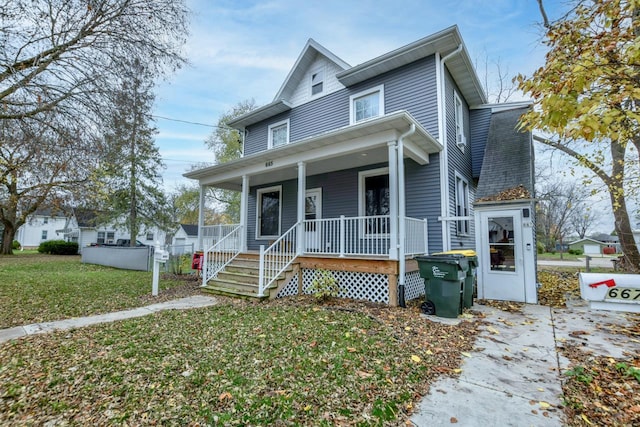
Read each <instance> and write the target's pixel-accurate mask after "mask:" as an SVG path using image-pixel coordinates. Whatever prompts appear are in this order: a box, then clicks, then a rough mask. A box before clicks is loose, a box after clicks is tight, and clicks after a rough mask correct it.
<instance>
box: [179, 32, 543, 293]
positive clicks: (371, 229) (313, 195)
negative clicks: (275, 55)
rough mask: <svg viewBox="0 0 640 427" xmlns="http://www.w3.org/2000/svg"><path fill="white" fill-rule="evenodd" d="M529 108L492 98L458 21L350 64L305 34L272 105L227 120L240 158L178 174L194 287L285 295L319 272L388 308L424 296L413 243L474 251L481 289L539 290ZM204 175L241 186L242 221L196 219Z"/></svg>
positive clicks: (421, 249)
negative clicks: (191, 235) (193, 254)
mask: <svg viewBox="0 0 640 427" xmlns="http://www.w3.org/2000/svg"><path fill="white" fill-rule="evenodd" d="M528 107H529V104H527V103H519V104H503V105H488V104H487V100H486V96H485V94H484V92H483V89H482V86H481V84H480V82H479V79H478V77H477V75H476V73H475V71H474V68H473V65H472V62H471V60H470V58H469V54H468V52H467V50H466V48H465V46H464V43H463V41H462V38H461V36H460V33H459V31H458V28H457V27H456V26H454V27H450V28H447V29H445V30H443V31H441V32H438V33H436V34H433V35H430V36H428V37H425V38H423V39H420V40H418V41H416V42H414V43H411V44H409V45H406V46H404V47H401V48H399V49H396V50H393V51H391V52H388V53H386V54H384V55H382V56H379V57H377V58H374V59H372V60H370V61H367V62H365V63H362V64H360V65H356V66H350V65H349V64H347V63H346V62H345V61H343V60H342V59H340V58H339V57H337V56H336V55H335V54H333V53H332V52H330V51H329V50H327V49H326V48H324V47H323V46H321V45H320V44H318V43H317V42H315V41H314V40H312V39H310V40H309V41H308V42H307V44H306V46H305V47H304V49H303V50H302V53H301V54H300V56H299V57H298V59H297V61H296V62H295V64H294V66H293V68H292V69H291V71H290V72H289V74H288V75H287V77H286V79H285V81H284V83H283V84H282V86H281V88H280V90H279V91H278V93H277V94H276V96H275V98H274V101H273V102H271V103H270V104H267V105H265V106H263V107H261V108H258V109H256V110H254V111H251V112H250V113H247V114H245V115H243V116H241V117H238V118H236V119H235V120H233V121H232V122H230V123H229V125H230V126H232V127H233V128H235V129H237V130H238V131H239V132H240V134H241V135H242V136H243V138H242V139H243V149H244V152H243V156H242V158H240V159H238V160H234V161H230V162H228V163H224V164H219V165H215V166H211V167H207V168H204V169H200V170H195V171H192V172H189V173H187V174H185V176H186V177H188V178H192V179H196V180H198V182H199V185H200V188H201V204H200V206H201V211H200V218H201V220H200V224H199V246H200V247H201V248H202V249H203V250H204V251H205V256H204V259H203V286H204V287H205V288H206V289H209V290H211V291H214V292H220V293H240V294H247V295H258V296H267V295H268V296H271V297H274V296H284V295H292V294H297V293H300V292H305V291H307V290H308V288H309V285H310V284H311V282H312V281H313V280H314V277H315V276H316V271H317V270H318V269H323V270H329V271H330V272H331V274H332V275H333V276H334V278H335V279H336V280H337V281H338V282H339V284H340V286H341V288H342V289H343V292H342V295H344V296H345V297H350V298H357V299H366V300H371V301H377V302H385V303H389V304H392V305H395V304H402V303H403V301H404V300H408V299H411V298H415V297H418V296H419V295H421V294H423V293H424V284H423V280H422V279H421V277H420V275H419V273H418V271H417V265H416V262H415V261H413V257H414V256H415V255H418V254H425V253H432V252H438V251H447V250H451V249H463V248H464V249H474V248H475V249H476V250H477V251H478V254H479V257H480V272H481V274H479V276H478V278H479V287H478V293H479V296H481V297H492V298H498V299H514V300H519V301H529V302H535V263H532V262H531V260H533V259H534V257H535V255H534V254H535V245H533V250H531V251H530V252H531V254H532V255H531V257H525V255H527V252H526V251H527V246H526V245H527V244H529V245H531V244H532V243H533V240H532V239H533V237H531V236H529V234H528V232H529V231H532V227H530V228H529V229H528V228H527V227H529V226H530V225H532V224H533V221H532V218H531V215H532V214H533V209H532V201H531V195H532V194H533V177H532V176H533V175H532V165H531V162H532V159H533V156H532V148H531V147H532V142H531V135H530V134H528V133H520V132H519V131H518V130H517V129H516V124H517V120H518V118H519V117H520V115H521V114H522V113H523V112H524V111H526V109H527V108H528ZM486 169H491V171H489V170H486ZM513 170H515V174H513V173H512V172H513ZM483 176H486V178H484V182H483ZM209 186H212V187H216V188H223V189H230V190H236V191H239V192H240V193H241V219H240V224H235V225H227V226H224V228H223V227H222V226H214V227H209V226H204V220H203V218H204V214H203V209H204V199H203V195H204V193H205V191H206V187H209ZM519 186H522V188H524V189H525V191H522V192H517V191H511V189H516V188H521V187H519ZM513 194H517V197H515V198H514V197H511V196H512V195H513ZM478 197H482V198H483V201H482V203H476V198H478ZM523 230H525V231H526V232H523ZM485 234H486V236H485ZM529 248H531V246H529ZM491 253H500V256H499V257H495V256H494V257H493V258H494V259H493V261H495V262H493V263H492V260H491V256H490V254H491ZM525 258H526V259H525ZM529 258H530V259H529ZM252 259H253V261H251V260H252ZM496 277H497V279H499V280H497V279H496ZM514 280H515V281H517V283H516V284H515V285H512V284H511V283H512V282H514ZM494 282H497V283H499V284H498V285H495V286H497V287H496V288H495V289H493V288H491V286H489V288H485V287H484V283H494ZM503 286H507V287H510V288H511V287H513V288H517V289H516V290H515V291H514V290H513V289H511V290H510V291H509V292H507V293H506V294H505V295H506V297H505V298H500V292H501V289H502V287H503ZM487 291H488V292H487Z"/></svg>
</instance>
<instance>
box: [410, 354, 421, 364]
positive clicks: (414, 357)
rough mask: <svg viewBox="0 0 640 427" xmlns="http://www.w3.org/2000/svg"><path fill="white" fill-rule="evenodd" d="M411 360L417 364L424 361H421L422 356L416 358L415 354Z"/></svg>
mask: <svg viewBox="0 0 640 427" xmlns="http://www.w3.org/2000/svg"><path fill="white" fill-rule="evenodd" d="M411 360H413V361H414V362H416V363H420V362H421V361H422V359H420V356H416V355H415V354H413V355H411Z"/></svg>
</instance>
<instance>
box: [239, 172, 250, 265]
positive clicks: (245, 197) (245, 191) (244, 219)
mask: <svg viewBox="0 0 640 427" xmlns="http://www.w3.org/2000/svg"><path fill="white" fill-rule="evenodd" d="M248 209H249V177H248V176H247V175H242V194H241V195H240V225H241V226H242V233H240V239H242V242H241V244H240V250H241V251H242V252H246V250H247V225H248V218H249V211H248Z"/></svg>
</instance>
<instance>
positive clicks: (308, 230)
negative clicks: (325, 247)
mask: <svg viewBox="0 0 640 427" xmlns="http://www.w3.org/2000/svg"><path fill="white" fill-rule="evenodd" d="M321 218H322V189H321V188H314V189H311V190H307V192H306V194H305V198H304V219H305V221H311V222H305V226H304V235H305V249H306V251H309V252H317V251H320V250H322V231H321V230H322V223H320V222H316V221H314V220H318V219H321Z"/></svg>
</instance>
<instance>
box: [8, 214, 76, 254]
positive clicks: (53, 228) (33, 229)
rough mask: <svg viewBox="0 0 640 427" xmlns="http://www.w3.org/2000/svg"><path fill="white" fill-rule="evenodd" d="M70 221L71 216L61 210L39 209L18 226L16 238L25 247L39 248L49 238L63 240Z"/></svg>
mask: <svg viewBox="0 0 640 427" xmlns="http://www.w3.org/2000/svg"><path fill="white" fill-rule="evenodd" d="M68 221H69V216H68V215H67V214H65V212H63V211H61V210H52V209H39V210H37V211H36V212H35V213H33V214H32V215H29V217H28V218H27V221H26V222H25V224H23V225H22V226H20V227H19V228H18V230H17V232H16V236H15V240H17V241H18V242H20V245H22V247H23V248H25V249H30V248H37V247H38V246H40V243H42V242H46V241H47V240H61V239H63V238H64V230H65V229H66V228H67V223H68Z"/></svg>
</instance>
